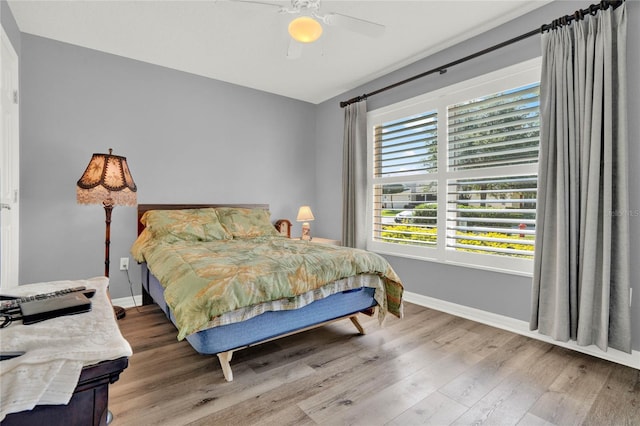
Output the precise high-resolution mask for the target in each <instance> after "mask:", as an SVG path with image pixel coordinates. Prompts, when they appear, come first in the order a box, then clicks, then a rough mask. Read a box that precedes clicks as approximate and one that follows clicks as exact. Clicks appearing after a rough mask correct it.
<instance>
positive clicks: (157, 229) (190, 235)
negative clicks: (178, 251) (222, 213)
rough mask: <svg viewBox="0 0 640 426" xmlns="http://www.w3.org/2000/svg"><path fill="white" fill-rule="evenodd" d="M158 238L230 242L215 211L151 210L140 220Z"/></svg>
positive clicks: (210, 209)
mask: <svg viewBox="0 0 640 426" xmlns="http://www.w3.org/2000/svg"><path fill="white" fill-rule="evenodd" d="M140 222H142V224H143V225H145V226H146V229H149V231H151V233H152V234H153V235H154V237H156V238H162V239H163V240H165V241H168V242H175V241H215V240H230V239H232V238H233V237H232V235H231V234H229V233H228V232H227V231H226V230H225V229H224V228H223V227H222V225H221V224H220V221H219V220H218V215H217V214H216V211H215V209H212V208H205V209H185V210H149V211H148V212H146V213H145V214H144V215H143V216H142V218H141V219H140Z"/></svg>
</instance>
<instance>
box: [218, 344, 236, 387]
mask: <svg viewBox="0 0 640 426" xmlns="http://www.w3.org/2000/svg"><path fill="white" fill-rule="evenodd" d="M232 357H233V351H227V352H220V353H219V354H218V359H219V360H220V366H221V367H222V374H224V378H225V380H226V381H227V382H231V381H233V371H231V364H229V363H230V362H231V358H232Z"/></svg>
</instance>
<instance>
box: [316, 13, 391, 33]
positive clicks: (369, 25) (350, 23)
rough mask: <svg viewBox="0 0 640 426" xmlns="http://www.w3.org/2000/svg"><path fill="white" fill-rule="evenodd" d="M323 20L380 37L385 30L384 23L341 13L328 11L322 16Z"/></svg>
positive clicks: (328, 23)
mask: <svg viewBox="0 0 640 426" xmlns="http://www.w3.org/2000/svg"><path fill="white" fill-rule="evenodd" d="M322 21H323V22H324V23H325V24H327V25H333V26H336V27H342V28H344V29H346V30H350V31H353V32H356V33H360V34H362V35H366V36H368V37H380V36H381V35H382V34H384V31H385V26H384V25H382V24H378V23H376V22H371V21H366V20H364V19H359V18H354V17H353V16H348V15H342V14H340V13H327V14H326V15H324V16H323V17H322Z"/></svg>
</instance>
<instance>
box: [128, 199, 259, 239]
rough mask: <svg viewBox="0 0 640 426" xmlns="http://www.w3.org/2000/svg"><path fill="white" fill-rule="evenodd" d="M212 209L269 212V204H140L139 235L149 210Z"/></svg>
mask: <svg viewBox="0 0 640 426" xmlns="http://www.w3.org/2000/svg"><path fill="white" fill-rule="evenodd" d="M211 207H241V208H244V209H264V210H269V204H138V235H140V233H141V232H142V231H143V230H144V225H143V224H142V223H141V222H140V219H141V218H142V215H143V214H145V212H147V211H148V210H183V209H205V208H211Z"/></svg>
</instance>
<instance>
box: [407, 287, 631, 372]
mask: <svg viewBox="0 0 640 426" xmlns="http://www.w3.org/2000/svg"><path fill="white" fill-rule="evenodd" d="M403 299H404V300H405V301H407V302H409V303H415V304H416V305H420V306H424V307H426V308H431V309H435V310H437V311H441V312H446V313H448V314H451V315H455V316H458V317H462V318H466V319H469V320H472V321H476V322H480V323H482V324H486V325H490V326H492V327H496V328H500V329H502V330H507V331H511V332H513V333H517V334H521V335H523V336H527V337H531V338H533V339H537V340H542V341H544V342H547V343H551V344H554V345H558V346H562V347H563V348H567V349H572V350H575V351H578V352H582V353H585V354H588V355H592V356H595V357H597V358H602V359H605V360H607V361H611V362H615V363H618V364H622V365H626V366H629V367H632V368H636V369H638V370H640V352H639V351H632V353H631V354H628V353H625V352H622V351H619V350H616V349H611V348H610V349H609V350H608V351H607V352H603V351H602V350H600V348H598V347H597V346H595V345H590V346H578V344H577V343H576V342H574V341H569V342H559V341H556V340H553V339H552V338H551V337H549V336H545V335H543V334H540V333H538V332H537V331H531V330H529V323H528V322H526V321H521V320H517V319H514V318H510V317H507V316H504V315H498V314H494V313H491V312H486V311H483V310H480V309H476V308H470V307H468V306H464V305H458V304H456V303H451V302H447V301H444V300H440V299H435V298H433V297H428V296H423V295H421V294H417V293H411V292H407V291H405V292H404V295H403Z"/></svg>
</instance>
